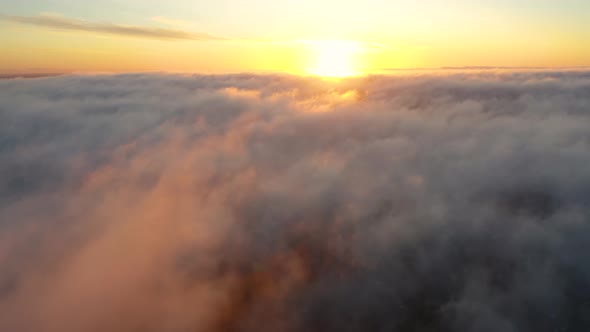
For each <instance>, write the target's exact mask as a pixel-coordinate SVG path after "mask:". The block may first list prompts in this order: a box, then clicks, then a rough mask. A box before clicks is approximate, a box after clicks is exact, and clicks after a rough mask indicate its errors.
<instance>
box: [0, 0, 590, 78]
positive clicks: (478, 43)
mask: <svg viewBox="0 0 590 332" xmlns="http://www.w3.org/2000/svg"><path fill="white" fill-rule="evenodd" d="M588 31H590V1H587V0H561V1H549V0H513V1H510V0H493V1H492V0H455V1H448V0H424V1H420V2H417V1H409V0H364V1H336V0H316V1H314V0H300V1H286V0H251V1H243V0H216V1H189V0H174V1H159V0H104V1H100V2H98V1H94V2H90V1H75V0H20V1H13V0H0V71H3V72H6V71H35V70H51V71H114V72H125V71H190V72H204V73H221V72H245V71H252V72H258V71H279V72H289V73H306V72H307V71H308V69H309V68H310V67H311V66H313V63H314V62H316V61H317V60H314V57H316V56H317V54H315V53H317V52H316V51H317V50H316V49H314V46H313V45H316V44H311V45H312V46H310V43H309V42H308V41H314V42H317V41H319V43H320V44H321V41H325V40H346V41H354V43H356V44H355V45H360V46H358V47H357V51H356V52H354V53H355V54H354V57H355V59H354V61H355V64H354V67H355V69H356V70H357V71H360V72H371V71H378V70H383V69H386V68H413V67H441V66H510V67H514V66H518V67H520V66H539V67H577V66H590V42H589V37H588ZM322 49H326V47H323V48H322ZM338 51H339V50H338V49H337V50H332V51H331V53H330V52H328V53H327V56H330V55H331V54H336V55H337V54H338ZM351 53H352V52H351ZM351 66H352V65H351Z"/></svg>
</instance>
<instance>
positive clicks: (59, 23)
mask: <svg viewBox="0 0 590 332" xmlns="http://www.w3.org/2000/svg"><path fill="white" fill-rule="evenodd" d="M0 20H1V21H7V22H12V23H18V24H23V25H30V26H37V27H43V28H50V29H59V30H70V31H81V32H91V33H99V34H109V35H119V36H126V37H135V38H148V39H163V40H203V41H204V40H225V38H221V37H217V36H212V35H209V34H206V33H197V32H191V31H185V30H178V29H166V28H157V27H150V26H138V25H124V24H115V23H99V22H90V21H85V20H80V19H75V18H68V17H64V16H61V15H48V14H42V15H38V16H15V15H0Z"/></svg>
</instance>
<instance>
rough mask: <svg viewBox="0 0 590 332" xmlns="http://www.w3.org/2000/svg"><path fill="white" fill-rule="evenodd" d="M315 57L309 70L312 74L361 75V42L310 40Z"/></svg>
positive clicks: (333, 75) (331, 75) (339, 76)
mask: <svg viewBox="0 0 590 332" xmlns="http://www.w3.org/2000/svg"><path fill="white" fill-rule="evenodd" d="M307 44H309V45H311V48H312V51H313V53H314V59H313V61H312V64H311V65H310V68H309V69H308V72H309V73H310V74H312V75H317V76H322V77H329V78H341V77H348V76H356V75H360V71H359V70H358V64H357V62H358V55H359V53H360V52H361V50H362V47H361V44H360V43H359V42H355V41H350V40H322V41H308V42H307Z"/></svg>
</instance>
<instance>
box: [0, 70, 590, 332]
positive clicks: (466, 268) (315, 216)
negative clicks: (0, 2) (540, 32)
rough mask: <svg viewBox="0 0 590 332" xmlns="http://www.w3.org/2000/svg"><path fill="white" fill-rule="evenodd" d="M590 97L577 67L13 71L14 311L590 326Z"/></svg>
mask: <svg viewBox="0 0 590 332" xmlns="http://www.w3.org/2000/svg"><path fill="white" fill-rule="evenodd" d="M589 109H590V73H588V72H582V71H570V72H527V73H525V72H518V73H503V74H496V73H469V74H454V75H446V76H445V75H439V76H430V75H420V76H407V77H378V76H377V77H369V78H358V79H350V80H344V81H341V82H339V83H334V82H323V81H321V80H315V79H306V78H298V77H291V76H261V75H234V76H174V75H143V74H137V75H119V76H61V77H53V78H39V79H13V80H0V157H1V159H2V160H3V162H2V163H1V164H0V174H1V175H2V176H1V177H0V220H1V222H0V243H1V245H0V271H1V272H0V330H6V331H66V332H68V331H90V332H92V331H131V330H137V329H139V330H142V331H175V330H199V331H229V330H232V331H235V330H239V331H284V330H291V331H319V330H321V331H367V330H381V329H387V330H400V331H401V330H403V331H406V330H407V331H413V330H423V331H474V330H476V331H500V330H501V331H549V330H558V329H560V328H561V329H566V330H568V329H569V330H571V331H582V330H586V329H587V328H588V327H589V324H590V323H589V322H588V321H587V319H586V314H585V313H586V312H587V310H588V304H587V298H588V297H589V296H590V265H589V264H588V262H589V259H590V256H589V255H590V254H589V253H590V250H588V249H590V248H588V243H590V241H589V240H590V226H589V225H588V222H587V221H588V216H590V208H589V207H590V204H588V203H589V199H590V189H588V188H590V186H589V184H590V168H588V167H587V165H588V164H589V162H590V151H589V150H590V133H589V131H588V128H590V114H588V110H589ZM74 313H75V314H74Z"/></svg>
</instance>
